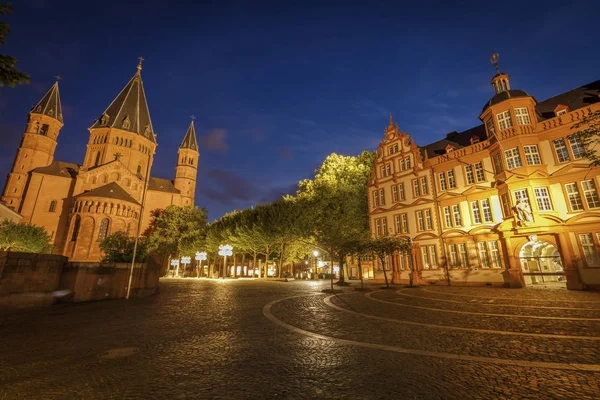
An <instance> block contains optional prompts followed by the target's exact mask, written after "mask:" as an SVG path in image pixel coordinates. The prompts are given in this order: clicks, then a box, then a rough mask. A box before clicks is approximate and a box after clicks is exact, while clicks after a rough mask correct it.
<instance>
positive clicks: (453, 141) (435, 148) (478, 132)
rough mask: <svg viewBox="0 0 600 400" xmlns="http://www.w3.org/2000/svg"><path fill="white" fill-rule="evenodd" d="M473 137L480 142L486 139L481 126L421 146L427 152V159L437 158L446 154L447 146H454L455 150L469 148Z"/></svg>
mask: <svg viewBox="0 0 600 400" xmlns="http://www.w3.org/2000/svg"><path fill="white" fill-rule="evenodd" d="M473 136H477V137H479V139H481V140H485V139H487V133H486V131H485V127H484V126H483V124H481V125H478V126H476V127H475V128H471V129H467V130H466V131H462V132H456V131H454V132H450V133H449V134H447V135H446V139H442V140H438V141H437V142H433V143H431V144H428V145H427V146H423V148H424V149H425V151H426V152H427V157H429V158H432V157H437V156H439V155H441V154H446V146H448V145H449V144H450V145H452V146H454V148H455V149H460V148H461V147H465V146H470V145H471V138H472V137H473Z"/></svg>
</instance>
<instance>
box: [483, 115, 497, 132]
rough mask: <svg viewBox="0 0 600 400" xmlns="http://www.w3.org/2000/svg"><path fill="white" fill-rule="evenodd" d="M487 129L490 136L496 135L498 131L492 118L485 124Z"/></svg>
mask: <svg viewBox="0 0 600 400" xmlns="http://www.w3.org/2000/svg"><path fill="white" fill-rule="evenodd" d="M485 127H486V128H487V131H488V136H492V135H495V134H496V129H495V128H494V120H493V119H492V118H490V119H488V120H487V121H486V122H485Z"/></svg>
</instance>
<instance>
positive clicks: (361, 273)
mask: <svg viewBox="0 0 600 400" xmlns="http://www.w3.org/2000/svg"><path fill="white" fill-rule="evenodd" d="M358 274H359V275H360V289H361V290H363V289H364V288H365V286H364V282H363V272H362V264H361V263H360V256H358Z"/></svg>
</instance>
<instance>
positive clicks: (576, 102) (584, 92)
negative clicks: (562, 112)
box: [535, 80, 600, 120]
mask: <svg viewBox="0 0 600 400" xmlns="http://www.w3.org/2000/svg"><path fill="white" fill-rule="evenodd" d="M598 102H600V80H597V81H594V82H591V83H588V84H587V85H583V86H581V87H578V88H576V89H573V90H570V91H568V92H566V93H562V94H559V95H558V96H554V97H551V98H549V99H547V100H544V101H541V102H539V103H538V104H537V106H536V107H535V110H536V111H537V113H538V115H539V116H540V117H541V119H542V120H544V119H549V118H554V117H555V116H556V115H555V114H554V111H555V110H556V107H558V106H559V105H561V104H562V105H565V106H567V107H569V110H571V111H573V110H577V109H578V108H583V107H586V106H589V105H590V104H594V103H598Z"/></svg>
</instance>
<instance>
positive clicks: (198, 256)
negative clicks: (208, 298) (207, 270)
mask: <svg viewBox="0 0 600 400" xmlns="http://www.w3.org/2000/svg"><path fill="white" fill-rule="evenodd" d="M195 259H196V261H198V262H199V264H200V266H199V267H197V268H198V278H200V267H202V261H204V260H206V252H205V251H202V252H199V253H196V257H195ZM202 275H204V269H203V270H202Z"/></svg>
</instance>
